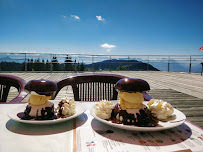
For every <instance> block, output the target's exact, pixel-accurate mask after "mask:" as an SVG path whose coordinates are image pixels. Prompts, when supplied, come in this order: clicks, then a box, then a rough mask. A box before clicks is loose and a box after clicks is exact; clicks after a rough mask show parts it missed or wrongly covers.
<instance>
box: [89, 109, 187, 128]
mask: <svg viewBox="0 0 203 152" xmlns="http://www.w3.org/2000/svg"><path fill="white" fill-rule="evenodd" d="M90 113H91V114H92V116H93V117H94V118H95V119H97V120H99V121H101V122H103V123H105V124H107V125H110V126H113V127H117V128H121V129H126V130H134V131H160V130H166V129H170V128H174V127H177V126H179V125H181V124H183V123H184V122H185V120H186V116H185V115H184V114H183V113H182V112H181V111H179V110H177V109H175V108H174V114H175V115H176V119H174V120H171V121H167V122H162V121H159V123H158V125H157V126H156V127H138V126H130V125H123V124H116V123H112V122H110V121H107V120H104V119H101V118H99V117H97V116H96V114H95V112H94V106H93V107H92V108H91V111H90Z"/></svg>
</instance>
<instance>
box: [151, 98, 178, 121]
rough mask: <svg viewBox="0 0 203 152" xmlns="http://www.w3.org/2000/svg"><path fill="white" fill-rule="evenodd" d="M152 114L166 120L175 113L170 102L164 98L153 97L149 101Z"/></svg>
mask: <svg viewBox="0 0 203 152" xmlns="http://www.w3.org/2000/svg"><path fill="white" fill-rule="evenodd" d="M148 107H149V110H150V111H151V113H152V115H153V116H154V117H156V118H157V119H159V120H165V119H167V118H168V117H171V116H172V115H173V112H174V109H173V106H172V105H171V104H170V103H167V102H165V101H163V100H158V99H151V100H150V101H149V103H148Z"/></svg>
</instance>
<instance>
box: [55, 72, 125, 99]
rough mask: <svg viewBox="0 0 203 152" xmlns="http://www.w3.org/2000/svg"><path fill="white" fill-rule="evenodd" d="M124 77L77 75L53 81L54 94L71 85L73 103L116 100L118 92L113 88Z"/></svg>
mask: <svg viewBox="0 0 203 152" xmlns="http://www.w3.org/2000/svg"><path fill="white" fill-rule="evenodd" d="M123 78H127V77H126V76H122V75H116V74H103V73H90V74H77V75H73V76H69V77H67V78H65V79H62V80H59V81H55V82H56V84H57V87H58V89H57V91H56V94H55V95H54V96H53V97H52V99H54V98H55V97H56V96H57V94H58V92H59V91H60V90H61V89H62V88H63V87H64V86H68V85H71V86H72V89H73V94H74V100H75V101H99V100H102V99H107V100H117V96H118V92H117V91H116V90H115V88H114V86H115V84H116V82H117V81H118V80H120V79H123Z"/></svg>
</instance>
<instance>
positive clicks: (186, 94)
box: [1, 53, 203, 127]
mask: <svg viewBox="0 0 203 152" xmlns="http://www.w3.org/2000/svg"><path fill="white" fill-rule="evenodd" d="M1 55H2V54H1ZM7 55H9V56H8V57H9V60H11V59H13V61H14V59H15V62H16V61H17V60H16V59H18V61H19V62H18V63H21V64H24V65H25V66H24V67H23V69H24V70H22V71H1V73H3V74H11V75H16V76H19V77H21V78H23V79H25V80H26V81H29V80H32V79H48V80H52V81H54V80H58V79H61V78H64V77H67V76H70V75H73V74H75V73H81V72H83V73H88V72H94V73H112V74H120V75H125V76H128V77H132V78H140V79H144V80H146V81H147V82H148V83H149V84H150V87H151V90H150V91H149V92H148V93H149V94H150V95H151V96H152V97H154V98H157V99H163V100H165V101H167V102H169V103H171V104H172V105H173V106H174V107H175V108H177V109H179V110H181V111H182V112H183V113H184V114H185V115H186V116H187V119H188V120H189V121H191V122H194V123H195V124H197V125H199V126H201V127H203V81H202V80H203V77H202V75H201V74H200V73H201V70H202V67H201V64H200V63H201V62H202V61H203V56H100V55H98V56H96V55H79V54H77V55H76V54H75V55H70V54H68V56H69V57H71V59H74V60H76V61H77V63H85V65H86V64H90V67H91V68H88V69H84V70H83V71H79V70H78V69H77V68H76V67H75V68H74V69H73V70H72V71H54V70H53V67H54V64H56V63H55V62H53V61H52V62H49V64H50V65H51V66H50V70H48V71H29V70H28V66H29V63H28V62H27V60H28V59H30V58H33V59H34V60H35V59H38V58H39V60H38V64H40V62H39V61H40V60H42V59H48V58H49V60H50V61H51V59H52V57H53V56H55V57H57V58H58V59H57V60H58V63H60V64H65V63H66V62H64V60H65V58H66V56H67V54H49V55H48V54H18V56H16V54H12V53H10V54H8V53H7ZM14 57H15V58H14ZM2 58H3V57H1V59H2ZM121 58H122V59H125V60H127V61H130V60H131V59H136V60H138V61H140V62H143V63H147V64H144V65H146V69H145V70H142V71H132V70H129V69H128V67H129V66H130V62H128V64H129V65H126V66H125V69H124V70H123V69H122V70H119V69H116V70H115V69H113V64H112V62H108V64H109V69H107V70H105V69H100V70H96V69H94V66H95V65H96V63H97V62H100V61H103V60H107V59H121ZM166 58H167V59H168V60H163V59H166ZM7 59H8V58H7ZM109 61H111V60H109ZM1 62H3V61H2V60H1ZM7 62H8V61H7ZM10 62H12V61H10ZM67 63H69V62H67ZM71 63H72V65H74V66H75V64H74V62H72V61H71ZM153 63H156V64H163V65H164V66H165V70H160V71H149V69H148V68H147V67H149V64H151V65H152V64H153ZM178 63H179V64H178ZM180 63H181V65H185V66H183V67H187V68H186V69H187V71H181V70H182V69H180V71H178V72H177V71H175V69H174V67H175V66H177V65H180ZM119 64H120V65H124V64H123V63H119ZM195 67H198V68H195ZM1 68H2V67H1ZM197 69H198V70H197ZM195 70H196V72H197V71H199V72H198V73H195ZM16 94H17V91H16V90H15V89H12V90H11V93H10V94H9V97H8V101H9V100H11V99H12V98H13V97H14V96H15V95H16ZM62 97H73V93H72V89H71V87H65V88H63V90H62V91H60V92H59V94H58V95H57V97H56V99H61V98H62ZM27 98H28V97H27ZM27 98H26V99H24V102H26V101H27Z"/></svg>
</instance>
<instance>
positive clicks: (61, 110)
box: [56, 98, 75, 116]
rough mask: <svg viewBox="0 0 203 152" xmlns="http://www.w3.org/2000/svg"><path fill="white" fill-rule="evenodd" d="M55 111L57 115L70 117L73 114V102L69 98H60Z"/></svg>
mask: <svg viewBox="0 0 203 152" xmlns="http://www.w3.org/2000/svg"><path fill="white" fill-rule="evenodd" d="M56 110H57V114H59V115H63V116H72V115H73V114H75V101H74V100H73V99H70V98H62V99H61V101H60V102H59V104H58V107H57V108H56Z"/></svg>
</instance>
